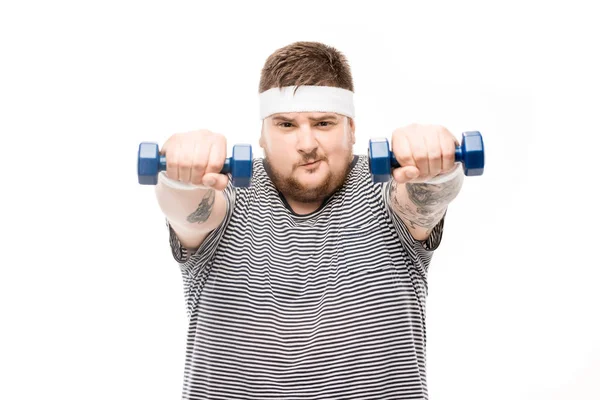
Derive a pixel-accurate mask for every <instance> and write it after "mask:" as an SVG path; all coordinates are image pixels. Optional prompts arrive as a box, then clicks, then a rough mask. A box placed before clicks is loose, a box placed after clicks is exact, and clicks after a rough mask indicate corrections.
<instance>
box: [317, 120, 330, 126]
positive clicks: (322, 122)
mask: <svg viewBox="0 0 600 400" xmlns="http://www.w3.org/2000/svg"><path fill="white" fill-rule="evenodd" d="M319 124H329V125H333V122H329V121H321V122H319ZM321 126H327V125H321Z"/></svg>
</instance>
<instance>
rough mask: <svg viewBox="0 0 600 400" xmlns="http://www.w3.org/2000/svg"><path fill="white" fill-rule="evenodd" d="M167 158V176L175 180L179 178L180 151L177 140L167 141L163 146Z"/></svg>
mask: <svg viewBox="0 0 600 400" xmlns="http://www.w3.org/2000/svg"><path fill="white" fill-rule="evenodd" d="M163 151H164V155H165V159H166V162H167V170H166V173H167V177H168V178H170V179H173V180H176V181H177V180H179V151H178V144H177V142H176V141H175V142H172V141H167V143H166V144H165V146H163Z"/></svg>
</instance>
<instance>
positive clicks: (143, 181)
mask: <svg viewBox="0 0 600 400" xmlns="http://www.w3.org/2000/svg"><path fill="white" fill-rule="evenodd" d="M166 170H167V160H166V157H165V156H164V155H161V154H160V151H159V148H158V144H157V143H152V142H142V143H140V147H139V150H138V182H139V183H140V185H156V184H157V183H158V173H159V172H160V171H166ZM221 173H222V174H229V173H230V174H231V177H232V184H233V186H236V187H249V186H250V179H251V178H252V146H250V145H249V144H236V145H235V146H233V155H232V157H230V158H227V159H226V160H225V164H224V165H223V169H222V170H221Z"/></svg>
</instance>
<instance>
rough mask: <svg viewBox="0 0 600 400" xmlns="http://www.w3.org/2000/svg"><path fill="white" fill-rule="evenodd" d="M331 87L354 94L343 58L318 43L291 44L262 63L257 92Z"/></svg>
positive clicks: (333, 50)
mask: <svg viewBox="0 0 600 400" xmlns="http://www.w3.org/2000/svg"><path fill="white" fill-rule="evenodd" d="M300 85H311V86H334V87H339V88H342V89H347V90H350V91H352V92H354V84H353V83H352V74H351V72H350V66H349V65H348V61H347V59H346V57H345V56H344V54H342V53H341V52H340V51H338V50H337V49H335V48H333V47H331V46H327V45H325V44H323V43H319V42H295V43H292V44H289V45H287V46H285V47H282V48H280V49H277V50H276V51H275V52H273V54H271V55H270V56H269V57H268V58H267V60H266V61H265V65H264V66H263V69H262V72H261V74H260V84H259V87H258V92H259V93H262V92H264V91H266V90H269V89H271V88H274V87H279V88H282V87H284V86H296V88H295V89H294V93H296V90H298V87H297V86H300Z"/></svg>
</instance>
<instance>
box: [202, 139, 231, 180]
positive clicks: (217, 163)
mask: <svg viewBox="0 0 600 400" xmlns="http://www.w3.org/2000/svg"><path fill="white" fill-rule="evenodd" d="M226 158H227V142H226V141H225V140H223V139H221V138H218V139H216V140H215V142H214V143H213V144H212V146H211V148H210V152H209V154H208V161H207V165H206V173H209V172H211V173H213V172H214V173H220V172H221V171H222V170H223V165H224V164H225V159H226Z"/></svg>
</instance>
